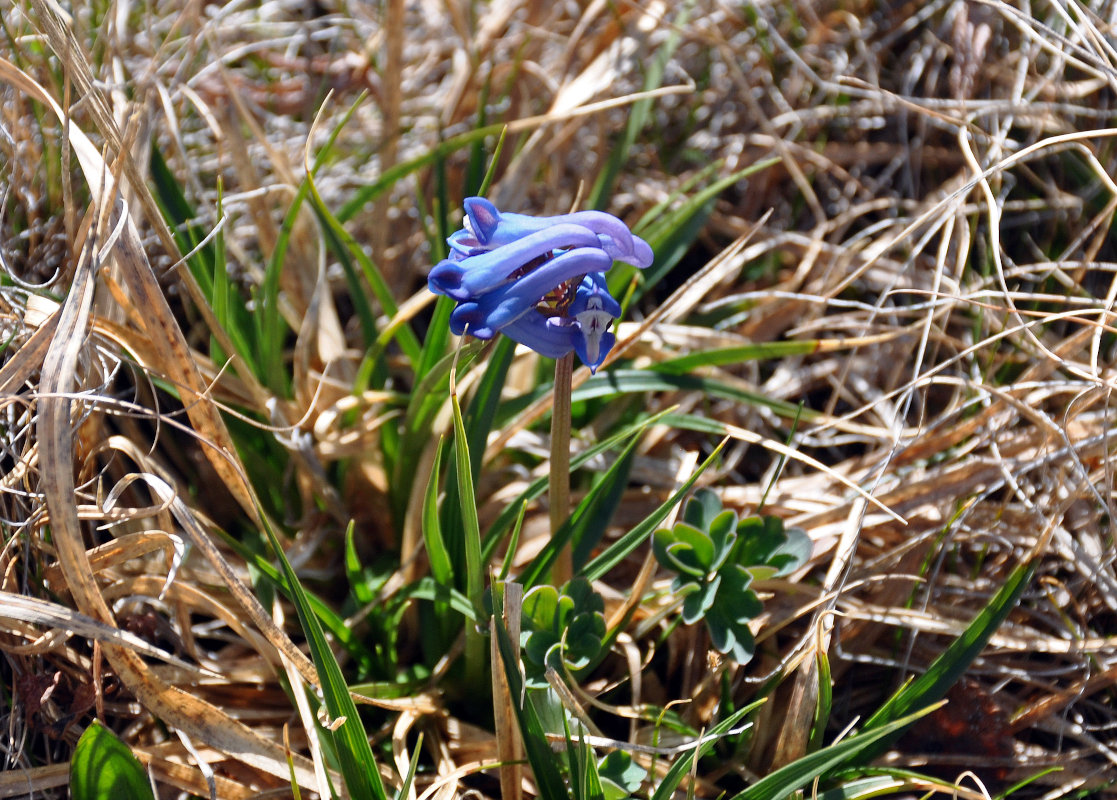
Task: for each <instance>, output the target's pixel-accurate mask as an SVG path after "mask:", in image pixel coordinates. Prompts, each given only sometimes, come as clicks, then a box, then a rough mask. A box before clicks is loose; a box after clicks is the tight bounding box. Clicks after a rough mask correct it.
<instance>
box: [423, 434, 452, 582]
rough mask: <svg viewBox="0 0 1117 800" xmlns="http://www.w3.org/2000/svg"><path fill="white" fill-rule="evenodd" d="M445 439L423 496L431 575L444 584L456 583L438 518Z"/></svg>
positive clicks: (442, 441) (432, 467)
mask: <svg viewBox="0 0 1117 800" xmlns="http://www.w3.org/2000/svg"><path fill="white" fill-rule="evenodd" d="M444 443H445V441H444V440H442V439H439V441H438V449H437V450H436V451H435V453H434V464H433V465H432V466H431V474H430V478H429V479H428V480H427V491H426V495H425V496H424V497H423V543H424V544H425V545H426V548H427V559H428V560H429V561H430V565H431V575H432V576H434V579H435V580H436V581H438V582H439V583H441V584H442V585H443V586H446V587H452V586H453V585H454V565H453V562H452V561H451V560H450V554H449V552H447V550H446V542H445V541H443V539H442V525H441V523H440V522H439V518H438V473H439V472H440V471H441V466H442V448H443V444H444Z"/></svg>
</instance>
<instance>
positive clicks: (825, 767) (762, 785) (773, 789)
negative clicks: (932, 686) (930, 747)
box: [732, 706, 937, 800]
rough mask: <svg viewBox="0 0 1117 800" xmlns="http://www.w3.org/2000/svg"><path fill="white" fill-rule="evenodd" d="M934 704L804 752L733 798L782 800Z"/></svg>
mask: <svg viewBox="0 0 1117 800" xmlns="http://www.w3.org/2000/svg"><path fill="white" fill-rule="evenodd" d="M935 708H937V706H930V707H928V708H924V709H923V710H921V711H918V712H916V713H914V714H909V715H907V716H905V717H901V718H900V719H897V720H893V721H892V722H888V723H885V724H883V725H882V726H881V727H879V728H877V729H875V730H862V731H860V732H859V733H856V734H854V735H853V736H850V737H849V738H846V739H843V740H842V741H840V742H837V743H835V744H832V745H830V746H829V747H827V748H825V749H823V750H819V751H818V752H817V753H811V754H810V755H806V756H803V757H802V758H800V759H798V760H796V761H793V762H792V763H790V764H788V765H787V766H785V767H781V768H780V769H778V770H776V771H775V772H772V773H770V774H768V775H766V776H765V777H763V778H761V779H760V780H759V781H757V782H756V783H754V784H753V785H752V786H750V787H749V788H747V789H745V790H744V791H743V792H740V793H738V794H736V795H734V797H733V798H732V800H785V798H788V797H791V796H792V795H793V794H794V793H795V792H797V791H799V790H800V789H802V788H804V787H805V786H807V784H809V783H810V782H811V781H813V780H814V779H815V778H818V777H821V776H824V775H826V774H827V773H828V772H830V771H831V770H833V769H834V768H836V767H838V766H839V765H840V764H842V763H843V762H845V761H847V760H849V759H852V758H853V757H855V756H860V755H861V754H863V753H864V751H866V749H867V748H869V747H871V746H873V745H876V744H878V743H879V742H881V741H883V740H884V739H885V738H886V737H889V736H892V735H896V734H898V733H899V732H900V731H902V730H903V729H904V728H906V727H907V726H908V725H910V724H911V723H913V722H915V720H917V719H919V718H920V717H922V716H924V715H925V714H929V713H930V712H931V711H933V710H934V709H935Z"/></svg>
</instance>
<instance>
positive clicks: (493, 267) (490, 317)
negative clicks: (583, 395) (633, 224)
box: [427, 197, 652, 370]
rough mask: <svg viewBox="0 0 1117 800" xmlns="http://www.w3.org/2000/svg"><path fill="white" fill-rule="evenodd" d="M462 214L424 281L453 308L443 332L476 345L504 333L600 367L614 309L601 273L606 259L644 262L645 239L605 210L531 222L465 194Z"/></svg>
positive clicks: (647, 256) (543, 351) (611, 340)
mask: <svg viewBox="0 0 1117 800" xmlns="http://www.w3.org/2000/svg"><path fill="white" fill-rule="evenodd" d="M465 214H466V216H465V227H464V228H463V229H462V230H460V231H456V232H455V233H454V234H453V235H451V236H450V238H449V239H447V242H448V243H449V245H450V251H451V252H450V257H449V258H447V259H445V260H444V261H441V262H439V264H438V265H437V266H435V268H434V269H432V270H431V272H430V275H429V277H428V279H427V285H428V287H429V288H430V290H431V291H432V292H435V293H436V294H443V295H446V296H447V297H451V298H453V299H454V300H456V301H457V302H458V306H457V308H455V309H454V311H453V313H452V314H451V315H450V329H451V330H452V331H453V332H454V333H456V334H458V335H459V336H460V335H461V334H463V333H466V332H468V333H469V334H470V335H472V336H476V337H477V338H478V339H491V338H492V337H493V336H495V335H496V334H497V333H503V334H504V335H505V336H507V337H509V338H510V339H513V340H515V341H517V342H519V343H520V344H523V345H527V346H528V347H530V348H531V349H532V350H534V351H535V352H537V353H539V354H540V355H544V356H547V357H549V358H560V357H562V356H564V355H566V354H567V353H569V352H571V351H574V352H575V353H577V354H578V357H579V358H580V359H582V362H583V363H584V364H586V366H588V367H589V368H590V369H591V370H596V369H597V368H598V367H599V366H601V363H602V362H603V361H604V360H605V356H606V355H607V354H608V353H609V350H611V349H612V347H613V345H614V344H615V343H616V339H615V337H614V336H613V334H612V333H611V332H610V330H609V328H610V327H611V326H612V324H613V321H614V320H615V319H617V318H618V317H619V316H620V313H621V307H620V304H619V303H617V301H616V300H615V299H614V298H613V296H612V295H610V294H609V289H608V287H607V286H606V284H605V273H606V272H608V271H609V268H610V267H612V266H613V261H614V260H616V261H624V262H626V263H628V264H632V265H633V266H636V267H640V268H644V267H647V266H649V265H650V264H651V263H652V249H651V247H649V246H648V243H647V242H645V241H644V240H643V239H641V238H640V237H638V236H633V235H632V233H631V231H629V230H628V227H627V226H626V225H625V224H624V223H623V222H621V221H620V220H619V219H617V218H616V217H614V216H612V215H611V214H606V213H604V212H603V211H578V212H575V213H573V214H563V215H560V216H556V217H532V216H528V215H526V214H510V213H501V212H500V211H498V210H497V208H496V206H494V205H493V204H492V203H490V202H489V201H488V200H486V199H484V198H483V197H470V198H468V199H467V200H466V201H465Z"/></svg>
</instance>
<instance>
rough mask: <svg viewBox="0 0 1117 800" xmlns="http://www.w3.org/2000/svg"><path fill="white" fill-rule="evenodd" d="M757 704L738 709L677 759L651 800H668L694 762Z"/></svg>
mask: <svg viewBox="0 0 1117 800" xmlns="http://www.w3.org/2000/svg"><path fill="white" fill-rule="evenodd" d="M759 704H760V703H750V704H749V705H747V706H745V707H744V708H741V709H738V710H737V711H736V712H734V713H733V714H730V715H729V716H728V717H726V718H725V719H724V720H722V721H721V722H719V723H718V724H717V725H715V726H714V727H713V728H711V729H710V732H709V733H707V734H706V735H705V736H704V737H702V743H701V744H699V745H698V746H697V747H695V748H694V749H693V750H691V751H690V753H689V754H687V755H686V756H685V757H683V758H680V759H678V760H677V761H675V763H674V764H672V765H671V767H670V769H668V770H667V773H666V774H665V775H664V776H663V780H662V781H660V783H659V786H657V787H656V790H655V794H653V795H652V798H651V800H669V798H670V797H671V796H672V795H673V794H674V793H675V789H676V788H677V787H678V785H679V782H680V781H682V779H683V777H684V776H685V775H687V774H688V773H690V772H691V769H692V767H693V765H694V764H695V762H697V761H698V759H700V758H702V756H703V755H705V754H706V753H707V752H708V751H709V750H710V748H711V747H713V746H714V744H715V743H716V742H717V740H718V738H719V737H721V736H724V735H725V734H727V733H729V731H731V730H732V729H733V726H734V725H736V724H737V723H738V722H739V721H740V720H741V719H742V718H743V717H744V716H745V714H747V713H749V712H750V711H752V710H753V709H754V708H756V707H757V706H758V705H759Z"/></svg>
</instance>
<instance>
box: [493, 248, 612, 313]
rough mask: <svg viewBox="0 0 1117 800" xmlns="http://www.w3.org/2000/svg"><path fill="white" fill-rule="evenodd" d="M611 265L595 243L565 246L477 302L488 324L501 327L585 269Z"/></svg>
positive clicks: (589, 269) (585, 270)
mask: <svg viewBox="0 0 1117 800" xmlns="http://www.w3.org/2000/svg"><path fill="white" fill-rule="evenodd" d="M612 265H613V260H612V259H611V258H609V256H607V255H606V254H605V253H603V252H601V251H600V250H598V249H597V248H596V247H578V248H575V249H574V250H567V251H566V252H565V253H560V254H559V255H557V256H555V257H554V258H552V259H550V260H549V261H547V262H546V263H544V264H542V265H540V266H538V267H536V268H535V269H534V270H532V271H531V272H529V273H528V274H527V275H525V276H523V277H522V278H518V279H516V280H515V281H512V282H511V283H508V284H506V285H504V286H501V287H500V288H499V289H494V290H493V291H491V292H487V293H485V294H483V295H481V296H480V297H479V298H478V300H477V305H478V306H479V307H480V308H481V310H482V313H483V314H484V316H485V320H486V322H487V324H488V325H489V326H491V327H493V328H502V327H503V326H505V325H507V324H508V323H509V322H512V321H513V320H514V319H516V318H517V317H520V316H522V315H523V314H525V313H527V312H528V311H530V310H531V309H533V308H535V306H536V305H538V304H539V302H540V301H541V300H542V299H543V298H544V297H545V296H546V295H547V294H548V293H550V292H552V291H554V290H555V289H557V288H558V287H559V286H561V285H562V284H564V283H566V282H567V281H572V280H574V279H575V278H577V277H579V276H580V275H585V274H586V273H588V272H602V271H604V270H607V269H609V268H610V267H611V266H612ZM610 299H612V298H610ZM614 302H615V301H614ZM619 313H620V312H619V308H618V315H619Z"/></svg>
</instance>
